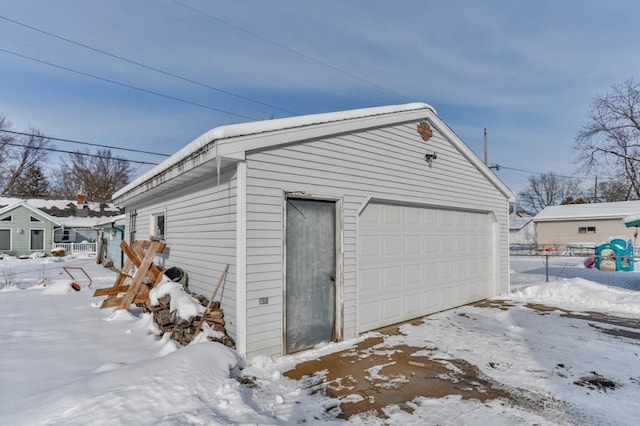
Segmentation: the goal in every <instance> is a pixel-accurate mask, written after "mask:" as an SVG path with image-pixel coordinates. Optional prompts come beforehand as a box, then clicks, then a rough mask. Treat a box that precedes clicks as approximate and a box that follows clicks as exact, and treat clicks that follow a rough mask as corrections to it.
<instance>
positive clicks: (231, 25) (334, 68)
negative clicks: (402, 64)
mask: <svg viewBox="0 0 640 426" xmlns="http://www.w3.org/2000/svg"><path fill="white" fill-rule="evenodd" d="M173 2H174V3H177V4H178V5H180V6H182V7H184V8H187V9H191V10H192V11H194V12H196V13H199V14H201V15H203V16H206V17H208V18H210V19H213V20H214V21H217V22H220V23H221V24H224V25H227V26H229V27H232V28H234V29H236V30H238V31H241V32H243V33H245V34H249V35H250V36H252V37H256V38H258V39H260V40H262V41H264V42H267V43H269V44H272V45H274V46H277V47H279V48H281V49H284V50H286V51H288V52H291V53H293V54H295V55H298V56H301V57H303V58H305V59H309V60H311V61H313V62H316V63H318V64H321V65H323V66H325V67H328V68H331V69H332V70H334V71H337V72H339V73H341V74H344V75H347V76H349V77H351V78H355V79H356V80H359V81H362V82H364V83H367V84H369V85H371V86H374V87H377V88H378V89H380V90H382V91H384V92H387V93H389V94H392V95H394V96H398V97H401V98H403V99H406V100H409V101H413V100H414V99H412V98H410V97H408V96H405V95H403V94H402V93H398V92H396V91H394V90H392V89H389V88H387V87H384V86H382V85H381V84H378V83H376V82H374V81H371V80H368V79H366V78H364V77H360V76H359V75H357V74H354V73H351V72H349V71H345V70H343V69H341V68H338V67H337V66H335V65H332V64H330V63H328V62H325V61H323V60H322V59H318V58H314V57H313V56H309V55H307V54H306V53H302V52H300V51H298V50H296V49H293V48H291V47H289V46H286V45H284V44H282V43H278V42H277V41H273V40H270V39H268V38H266V37H264V36H262V35H260V34H257V33H254V32H253V31H249V30H247V29H244V28H242V27H240V26H238V25H235V24H232V23H231V22H227V21H225V20H223V19H220V18H217V17H215V16H213V15H210V14H208V13H206V12H204V11H202V10H200V9H197V8H195V7H193V6H189V5H186V4H184V3H182V2H180V1H178V0H173Z"/></svg>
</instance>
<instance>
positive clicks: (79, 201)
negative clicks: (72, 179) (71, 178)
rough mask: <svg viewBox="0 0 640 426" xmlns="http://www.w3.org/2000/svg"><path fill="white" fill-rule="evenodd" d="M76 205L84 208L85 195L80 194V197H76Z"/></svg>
mask: <svg viewBox="0 0 640 426" xmlns="http://www.w3.org/2000/svg"><path fill="white" fill-rule="evenodd" d="M76 204H77V205H78V207H79V208H82V207H84V194H83V193H82V192H78V195H77V196H76Z"/></svg>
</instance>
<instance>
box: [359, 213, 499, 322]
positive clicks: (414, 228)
mask: <svg viewBox="0 0 640 426" xmlns="http://www.w3.org/2000/svg"><path fill="white" fill-rule="evenodd" d="M494 222H495V220H494V219H492V217H491V214H489V213H487V212H474V211H464V210H447V209H438V208H433V207H416V206H403V205H395V204H382V203H370V204H369V205H368V206H367V207H366V208H365V210H364V211H363V212H362V214H361V215H360V219H359V240H358V246H359V252H358V273H359V276H358V280H359V282H360V286H359V288H358V316H357V323H358V325H357V328H358V332H364V331H369V330H372V329H375V328H379V327H383V326H387V325H390V324H394V323H397V322H400V321H404V320H408V319H412V318H416V317H418V316H421V315H425V314H429V313H433V312H438V311H442V310H445V309H448V308H452V307H455V306H460V305H462V304H465V303H469V302H473V301H476V300H479V299H482V298H485V297H489V296H491V295H492V294H493V292H494V289H493V282H494V280H493V276H492V274H493V270H494V268H493V267H492V264H493V263H494V262H495V260H494V256H495V252H494V250H493V247H495V244H494V231H493V227H494V225H493V223H494Z"/></svg>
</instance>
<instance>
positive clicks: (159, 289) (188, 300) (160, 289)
mask: <svg viewBox="0 0 640 426" xmlns="http://www.w3.org/2000/svg"><path fill="white" fill-rule="evenodd" d="M167 294H168V295H170V296H171V304H170V308H169V309H170V311H171V312H174V311H175V312H176V314H177V315H178V318H181V319H184V320H188V319H190V318H193V317H195V316H197V315H200V314H202V313H203V312H204V309H205V307H204V306H202V304H201V303H200V302H198V301H197V300H196V299H194V298H193V297H192V296H190V295H189V294H187V293H185V292H184V291H183V289H182V285H181V284H179V283H176V282H173V281H168V280H164V281H163V282H161V283H160V284H158V286H156V288H154V289H152V290H151V291H150V292H149V302H150V303H151V306H158V305H159V304H160V301H159V299H160V298H161V297H162V296H166V295H167Z"/></svg>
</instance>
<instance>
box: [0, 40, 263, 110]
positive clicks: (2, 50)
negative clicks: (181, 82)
mask: <svg viewBox="0 0 640 426" xmlns="http://www.w3.org/2000/svg"><path fill="white" fill-rule="evenodd" d="M0 52H4V53H7V54H9V55H14V56H17V57H19V58H23V59H28V60H30V61H34V62H38V63H41V64H45V65H49V66H51V67H54V68H58V69H61V70H65V71H69V72H72V73H75V74H80V75H84V76H85V77H91V78H94V79H96V80H101V81H105V82H107V83H111V84H115V85H118V86H122V87H126V88H129V89H133V90H137V91H139V92H143V93H148V94H151V95H155V96H159V97H161V98H166V99H171V100H174V101H178V102H182V103H185V104H189V105H193V106H197V107H200V108H204V109H208V110H212V111H217V112H221V113H224V114H229V115H234V116H236V117H240V118H246V119H247V120H252V121H255V120H258V119H257V118H255V117H249V116H247V115H242V114H237V113H235V112H231V111H227V110H224V109H220V108H215V107H212V106H209V105H205V104H200V103H198V102H192V101H188V100H186V99H182V98H177V97H175V96H171V95H165V94H164V93H159V92H154V91H153V90H148V89H143V88H141V87H137V86H132V85H131V84H127V83H121V82H119V81H115V80H111V79H108V78H105V77H100V76H97V75H95V74H90V73H87V72H84V71H78V70H75V69H73V68H68V67H65V66H62V65H57V64H54V63H51V62H47V61H43V60H41V59H37V58H33V57H31V56H27V55H23V54H21V53H17V52H13V51H11V50H6V49H2V48H0Z"/></svg>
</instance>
